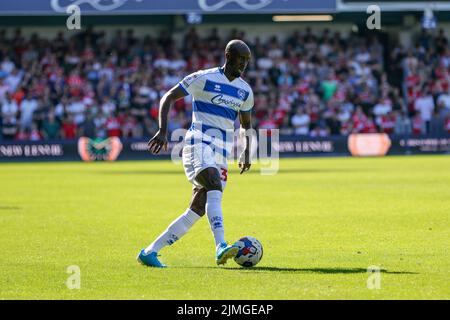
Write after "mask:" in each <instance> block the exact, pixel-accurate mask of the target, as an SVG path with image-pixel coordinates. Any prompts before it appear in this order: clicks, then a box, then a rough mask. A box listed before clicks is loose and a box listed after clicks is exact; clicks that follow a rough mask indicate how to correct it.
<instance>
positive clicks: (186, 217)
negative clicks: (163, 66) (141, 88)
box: [137, 40, 253, 268]
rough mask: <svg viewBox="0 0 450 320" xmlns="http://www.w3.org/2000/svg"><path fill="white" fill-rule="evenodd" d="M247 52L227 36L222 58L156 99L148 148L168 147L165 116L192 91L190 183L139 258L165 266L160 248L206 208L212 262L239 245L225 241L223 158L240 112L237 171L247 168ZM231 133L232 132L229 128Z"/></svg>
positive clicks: (187, 149)
mask: <svg viewBox="0 0 450 320" xmlns="http://www.w3.org/2000/svg"><path fill="white" fill-rule="evenodd" d="M250 57H251V52H250V49H249V47H248V46H247V45H246V44H245V43H244V42H243V41H241V40H231V41H230V42H229V43H228V44H227V46H226V48H225V64H224V65H223V66H222V67H216V68H212V69H207V70H201V71H198V72H195V73H192V74H190V75H188V76H187V77H185V78H184V79H183V80H182V81H181V82H179V83H178V85H176V86H175V87H173V88H172V89H170V90H169V91H168V92H167V93H166V94H165V95H164V96H163V97H162V98H161V101H160V109H159V131H158V132H157V133H156V134H155V136H154V137H153V138H151V139H150V141H149V142H148V150H149V151H150V152H152V153H153V154H158V153H159V152H160V150H161V149H162V148H164V149H165V150H167V122H168V119H167V118H168V113H169V109H170V107H171V106H172V105H173V103H174V102H175V101H177V100H178V99H181V98H183V97H185V96H187V95H192V97H193V99H192V103H193V114H192V125H191V127H190V129H189V131H188V132H187V133H186V136H185V138H184V146H183V152H182V159H183V166H184V170H185V173H186V176H187V178H188V180H189V181H190V182H191V183H192V184H193V190H192V199H191V203H190V205H189V208H188V209H187V210H186V211H185V212H184V213H183V214H182V215H181V216H179V217H178V218H177V219H175V221H173V222H172V223H171V224H170V225H169V227H168V228H167V229H166V230H165V231H164V232H163V233H162V234H161V235H160V236H159V237H158V238H157V239H156V240H155V241H153V242H152V243H151V244H150V245H149V246H148V247H147V248H145V249H142V250H141V252H140V253H139V255H138V257H137V260H138V262H140V263H142V264H144V265H147V266H151V267H159V268H164V267H166V266H165V265H164V264H162V263H161V262H160V261H159V260H158V258H157V257H158V252H159V251H160V250H161V249H162V248H164V247H166V246H168V245H172V244H173V243H174V242H175V241H177V240H179V239H180V238H181V237H182V236H183V235H184V234H186V233H187V232H188V230H189V229H190V228H192V226H193V225H194V224H195V222H197V221H198V220H199V219H200V218H201V217H202V216H203V215H204V214H205V212H206V215H207V217H208V221H209V224H210V227H211V230H212V233H213V236H214V240H215V244H216V263H217V264H218V265H221V264H225V263H226V261H227V260H228V259H230V258H233V257H235V256H236V254H237V252H238V247H237V246H236V245H234V244H233V245H228V244H227V242H226V241H225V235H224V226H223V216H222V192H223V190H224V188H225V185H226V181H227V174H228V166H227V161H226V158H227V156H228V155H229V153H230V152H231V144H232V140H233V132H234V122H235V119H236V118H237V117H238V116H239V120H240V123H241V130H243V131H244V132H245V142H246V143H245V149H244V151H243V152H242V154H241V155H240V158H239V168H240V173H241V174H242V173H244V172H245V171H248V170H249V169H250V166H251V164H250V150H251V149H250V146H251V139H250V137H251V135H250V134H248V132H247V130H250V129H251V109H252V108H253V92H252V90H251V88H250V86H249V85H248V83H247V82H245V81H244V80H243V79H242V78H241V74H242V72H243V71H244V70H245V68H246V67H247V64H248V62H249V60H250ZM230 133H231V134H230Z"/></svg>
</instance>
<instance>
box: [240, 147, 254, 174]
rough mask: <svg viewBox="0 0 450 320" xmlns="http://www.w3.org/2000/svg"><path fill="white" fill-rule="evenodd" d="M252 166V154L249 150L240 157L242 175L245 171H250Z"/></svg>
mask: <svg viewBox="0 0 450 320" xmlns="http://www.w3.org/2000/svg"><path fill="white" fill-rule="evenodd" d="M251 166H252V164H251V163H250V152H249V150H244V152H242V154H241V156H240V157H239V168H240V169H241V173H240V174H243V173H244V172H245V171H248V170H250V167H251Z"/></svg>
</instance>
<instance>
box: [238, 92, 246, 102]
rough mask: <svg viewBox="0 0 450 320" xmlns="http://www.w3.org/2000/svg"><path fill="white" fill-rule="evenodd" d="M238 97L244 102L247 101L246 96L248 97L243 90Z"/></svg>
mask: <svg viewBox="0 0 450 320" xmlns="http://www.w3.org/2000/svg"><path fill="white" fill-rule="evenodd" d="M238 96H239V98H241V99H242V100H245V96H246V92H245V91H244V90H242V89H239V90H238Z"/></svg>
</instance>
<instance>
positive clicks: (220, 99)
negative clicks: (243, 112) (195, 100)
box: [211, 94, 241, 109]
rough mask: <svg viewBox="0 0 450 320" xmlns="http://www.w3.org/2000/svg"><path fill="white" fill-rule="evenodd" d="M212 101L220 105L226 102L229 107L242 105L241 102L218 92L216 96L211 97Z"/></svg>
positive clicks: (235, 107) (237, 107)
mask: <svg viewBox="0 0 450 320" xmlns="http://www.w3.org/2000/svg"><path fill="white" fill-rule="evenodd" d="M211 102H212V103H214V104H215V105H218V106H220V105H223V104H224V105H226V106H227V107H230V108H232V109H239V108H240V107H241V104H240V103H239V102H236V101H235V100H233V99H227V98H224V96H223V94H218V95H216V96H214V97H213V98H212V99H211Z"/></svg>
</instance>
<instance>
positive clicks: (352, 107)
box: [0, 0, 450, 153]
mask: <svg viewBox="0 0 450 320" xmlns="http://www.w3.org/2000/svg"><path fill="white" fill-rule="evenodd" d="M74 4H75V5H78V6H79V8H80V12H81V16H80V17H79V20H78V22H79V27H80V29H77V28H75V29H72V30H71V29H69V28H70V26H71V25H72V27H73V26H74V22H75V27H76V22H77V20H76V19H75V18H76V17H74V16H73V15H72V13H73V11H69V13H67V11H66V10H67V8H68V7H69V6H70V5H74ZM373 4H377V5H379V8H380V9H381V12H380V13H379V16H377V12H376V8H375V9H373V8H371V9H370V8H369V9H370V10H372V9H373V10H375V11H370V10H369V13H368V7H369V6H370V5H373ZM0 16H1V18H0V106H1V114H0V126H1V128H0V139H1V140H2V142H3V143H7V144H8V143H9V142H11V141H14V142H18V141H46V140H49V141H66V140H67V141H69V140H70V141H74V140H77V138H79V137H82V136H83V137H89V138H99V139H104V138H108V137H119V138H121V139H122V140H123V141H125V140H126V139H142V140H145V139H148V138H149V137H151V136H152V135H153V134H154V133H155V132H156V131H157V129H158V125H157V115H158V108H159V100H160V98H161V97H162V95H163V94H164V93H165V92H166V91H167V90H168V89H169V88H171V87H172V86H174V85H176V84H177V83H178V82H179V81H180V80H181V79H182V78H183V77H184V76H186V75H188V74H189V73H192V72H195V71H197V70H199V69H207V68H212V67H216V66H220V65H222V64H223V63H224V48H225V45H226V43H227V42H228V41H229V40H230V39H242V40H244V41H245V42H246V43H247V44H249V46H250V47H251V49H252V55H253V56H252V60H251V62H250V64H249V66H248V69H247V70H246V72H245V74H244V76H243V77H244V78H245V80H246V81H247V82H249V83H250V85H251V86H252V88H253V91H254V94H255V106H254V109H253V116H254V117H253V118H254V127H255V128H264V129H280V134H281V135H282V136H286V137H287V136H289V137H290V139H291V140H292V139H300V140H301V139H304V138H308V139H313V138H326V137H330V138H333V139H334V138H336V137H347V136H348V135H350V134H357V133H361V134H364V133H385V134H387V135H389V136H391V137H394V138H393V139H394V140H395V137H415V136H416V137H430V136H432V137H444V138H445V137H448V136H449V135H450V73H449V70H450V50H449V43H448V38H447V37H448V35H449V34H450V1H399V0H397V1H380V2H377V3H374V2H372V1H359V0H315V1H300V0H297V1H292V0H287V1H286V0H260V1H252V0H235V1H226V0H210V1H208V0H189V1H174V0H165V1H145V0H128V1H127V0H115V1H112V0H111V1H108V0H85V1H83V0H78V1H70V0H40V1H35V0H16V1H14V2H13V3H11V2H4V1H3V2H1V3H0ZM71 23H72V24H71ZM377 24H378V26H377ZM68 27H69V28H68ZM191 112H192V106H191V99H190V97H186V98H185V99H184V100H180V101H178V102H177V103H176V105H175V106H174V107H173V108H172V110H171V114H170V125H169V130H170V131H173V130H175V129H178V128H189V126H190V121H191ZM333 141H335V140H333ZM336 141H337V140H336ZM442 141H443V140H442ZM447 141H449V142H450V139H449V140H446V142H445V143H444V145H445V146H444V147H443V148H441V149H439V150H435V151H446V152H447V151H448V148H450V146H449V144H450V143H447ZM404 143H405V142H404V141H403V144H404ZM399 144H400V145H401V144H402V142H401V141H400V142H399ZM425 151H426V150H425ZM4 153H5V152H4Z"/></svg>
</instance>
